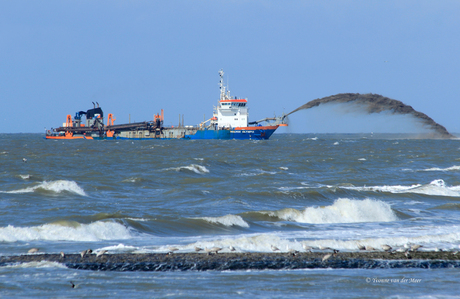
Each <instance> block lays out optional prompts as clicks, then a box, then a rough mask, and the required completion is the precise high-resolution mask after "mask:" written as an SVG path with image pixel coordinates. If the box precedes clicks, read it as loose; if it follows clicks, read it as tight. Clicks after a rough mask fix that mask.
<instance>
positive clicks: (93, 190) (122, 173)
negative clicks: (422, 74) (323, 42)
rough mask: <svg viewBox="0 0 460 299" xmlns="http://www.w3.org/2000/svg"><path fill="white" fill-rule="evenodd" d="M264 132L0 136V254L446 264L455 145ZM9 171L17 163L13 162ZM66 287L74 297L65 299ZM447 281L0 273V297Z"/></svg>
mask: <svg viewBox="0 0 460 299" xmlns="http://www.w3.org/2000/svg"><path fill="white" fill-rule="evenodd" d="M406 137H407V136H405V135H376V134H374V135H358V134H355V135H348V134H340V135H332V134H318V135H310V134H293V135H290V134H275V135H273V136H272V137H271V139H270V140H268V141H242V140H228V141H219V140H197V141H190V140H158V141H126V140H124V141H84V140H66V141H53V140H44V139H43V136H42V135H39V134H1V135H0V199H1V200H0V254H1V255H21V254H28V253H27V251H28V250H29V249H30V248H32V247H37V248H39V249H40V252H42V253H59V252H60V251H64V252H66V253H79V252H80V251H82V250H84V249H87V248H92V249H93V251H95V252H97V251H100V250H108V251H109V254H110V253H122V252H134V253H146V252H158V253H160V252H167V251H168V250H169V249H168V248H169V247H171V246H173V247H177V248H179V252H192V251H194V247H195V246H200V247H212V246H219V247H224V248H225V249H224V250H223V251H224V252H225V251H228V247H229V246H230V245H232V246H233V247H235V248H236V250H237V251H241V252H271V246H272V245H273V246H276V247H278V248H280V249H281V251H287V250H288V249H297V250H303V249H302V243H305V244H307V245H309V246H314V247H319V246H327V247H332V248H336V249H339V250H341V251H357V250H358V249H357V246H358V244H362V245H367V246H372V247H374V248H380V246H381V245H382V244H388V245H390V246H392V247H394V248H398V247H403V246H404V245H407V244H409V245H410V244H421V245H423V247H422V250H452V251H454V250H459V245H460V230H459V228H460V217H459V211H460V141H459V140H432V139H408V138H406ZM23 158H26V159H27V161H26V162H24V161H23ZM70 281H72V282H73V283H75V284H76V285H77V287H76V288H74V289H72V288H71V287H70V286H71V284H70ZM458 281H460V273H459V271H458V269H453V268H444V269H405V268H399V269H373V270H365V269H318V270H311V269H310V270H307V269H305V270H290V271H289V270H280V271H272V270H265V271H255V270H253V271H223V272H219V271H205V272H198V271H190V272H163V273H157V272H148V273H147V272H103V271H97V272H95V271H84V270H74V269H68V268H66V267H65V266H63V265H61V264H55V263H47V262H43V263H31V264H22V265H7V266H3V267H0V297H1V296H4V297H15V296H30V297H32V296H33V297H59V296H62V297H66V296H69V297H72V296H91V297H107V296H115V297H117V296H118V297H121V296H130V297H133V296H134V297H145V296H149V297H197V298H198V297H216V296H219V297H223V296H238V297H241V298H254V297H256V298H266V297H279V298H284V297H287V296H290V297H297V298H302V297H318V296H320V297H340V298H343V297H357V296H363V297H366V296H369V297H382V296H383V297H391V296H410V297H414V296H415V297H417V296H418V297H422V296H426V295H430V294H432V295H438V296H446V297H449V296H456V295H458V287H457V285H458Z"/></svg>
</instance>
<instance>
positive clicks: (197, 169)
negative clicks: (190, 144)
mask: <svg viewBox="0 0 460 299" xmlns="http://www.w3.org/2000/svg"><path fill="white" fill-rule="evenodd" d="M165 170H174V171H183V170H190V171H193V172H194V173H198V174H205V173H208V172H209V169H207V168H206V167H205V166H202V165H198V164H190V165H188V166H180V167H171V168H166V169H165Z"/></svg>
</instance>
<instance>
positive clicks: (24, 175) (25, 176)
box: [19, 174, 30, 180]
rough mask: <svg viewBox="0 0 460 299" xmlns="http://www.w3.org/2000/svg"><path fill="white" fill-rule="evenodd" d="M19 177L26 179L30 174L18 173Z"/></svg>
mask: <svg viewBox="0 0 460 299" xmlns="http://www.w3.org/2000/svg"><path fill="white" fill-rule="evenodd" d="M19 177H20V178H21V179H23V180H28V179H30V174H20V175H19Z"/></svg>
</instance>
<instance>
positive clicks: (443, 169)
mask: <svg viewBox="0 0 460 299" xmlns="http://www.w3.org/2000/svg"><path fill="white" fill-rule="evenodd" d="M457 170H460V166H458V165H454V166H451V167H447V168H438V167H433V168H428V169H423V170H421V171H457Z"/></svg>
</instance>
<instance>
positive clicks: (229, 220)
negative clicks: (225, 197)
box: [195, 214, 249, 227]
mask: <svg viewBox="0 0 460 299" xmlns="http://www.w3.org/2000/svg"><path fill="white" fill-rule="evenodd" d="M195 219H202V220H205V221H207V222H210V223H217V224H222V225H225V226H241V227H249V224H248V223H247V222H246V221H244V220H243V218H241V216H238V215H232V214H229V215H225V216H221V217H197V218H195Z"/></svg>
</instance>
